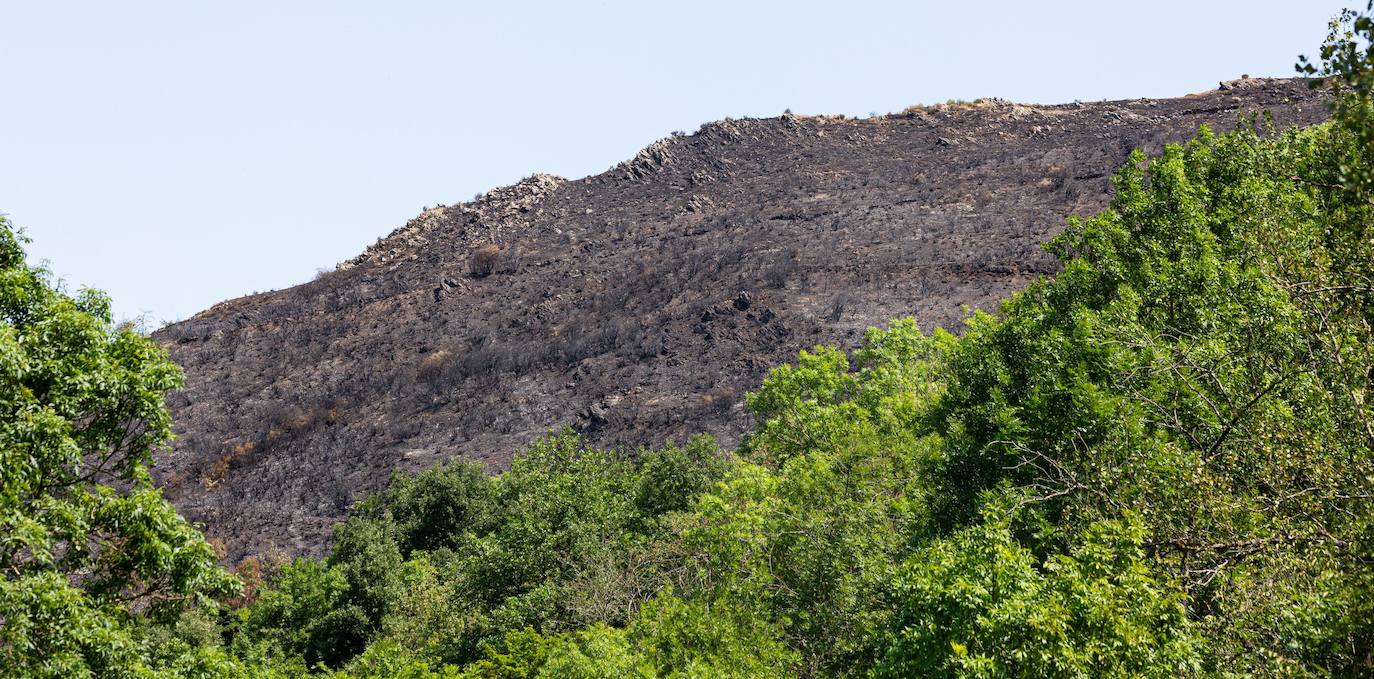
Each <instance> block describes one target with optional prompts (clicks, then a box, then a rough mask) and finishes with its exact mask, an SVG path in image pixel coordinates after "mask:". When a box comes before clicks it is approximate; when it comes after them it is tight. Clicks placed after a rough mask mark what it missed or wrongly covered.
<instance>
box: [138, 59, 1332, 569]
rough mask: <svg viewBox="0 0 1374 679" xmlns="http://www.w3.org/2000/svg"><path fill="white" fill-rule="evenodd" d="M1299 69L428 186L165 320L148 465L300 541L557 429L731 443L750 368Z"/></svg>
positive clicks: (1019, 281)
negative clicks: (227, 294) (403, 205)
mask: <svg viewBox="0 0 1374 679" xmlns="http://www.w3.org/2000/svg"><path fill="white" fill-rule="evenodd" d="M1321 96H1322V95H1320V94H1318V93H1314V92H1312V91H1310V90H1309V89H1308V88H1307V86H1306V85H1305V84H1304V83H1303V82H1300V81H1293V80H1247V81H1239V82H1232V83H1227V84H1225V85H1223V87H1222V88H1221V89H1218V90H1215V91H1211V92H1206V93H1200V94H1194V95H1189V96H1186V97H1180V98H1176V99H1163V100H1130V101H1118V102H1101V103H1079V104H1067V105H1057V106H1030V105H1018V104H1011V103H1006V102H1000V101H991V102H978V103H971V104H948V105H942V106H935V107H929V108H921V109H913V110H910V111H907V112H904V113H901V114H894V115H889V116H883V117H875V118H869V119H848V118H842V117H801V116H790V115H786V116H783V117H780V118H770V119H748V120H725V121H721V122H716V123H710V124H707V125H704V126H703V127H702V128H701V129H700V130H699V131H698V132H696V133H695V134H692V135H686V136H675V137H671V138H668V139H664V140H662V141H659V142H656V143H654V144H652V145H650V146H649V147H647V148H645V149H644V150H643V151H641V152H640V153H639V154H638V155H637V156H636V157H635V158H633V159H631V160H630V161H628V162H626V163H623V164H621V165H619V166H617V167H615V168H612V169H611V170H609V171H607V172H605V173H603V174H600V175H596V176H593V177H588V178H585V179H580V180H573V181H565V180H562V179H559V178H555V177H550V176H546V175H535V176H533V177H531V178H529V179H526V180H524V181H522V182H520V183H518V184H516V185H514V186H511V187H507V188H502V189H497V190H494V191H491V192H490V193H488V194H486V195H485V196H482V197H480V198H478V199H477V200H475V201H473V202H471V203H464V204H461V205H453V206H440V207H436V208H434V209H430V210H427V211H425V212H424V213H423V214H421V215H420V216H419V217H417V218H416V219H414V220H412V221H411V222H410V223H408V224H407V225H405V226H404V227H402V228H401V229H398V230H396V231H395V232H393V233H392V234H391V235H390V236H388V237H386V238H385V239H382V240H380V241H379V242H378V243H377V244H376V245H374V246H373V247H371V248H369V249H368V250H367V251H366V252H364V253H363V254H361V255H360V256H358V257H356V258H354V259H352V260H350V261H348V262H345V263H343V264H341V265H340V266H339V268H338V270H337V271H334V272H331V273H328V274H326V275H324V276H321V277H320V278H318V279H317V280H314V281H312V282H309V283H306V284H303V285H300V286H296V287H294V288H291V289H288V290H281V291H275V292H270V293H264V294H260V295H254V296H250V297H245V298H241V299H236V300H232V301H229V302H225V303H222V304H219V305H216V306H215V307H212V308H211V309H208V310H206V311H204V312H202V313H200V314H198V315H197V316H195V317H193V318H191V319H188V320H186V321H184V322H181V323H177V324H174V325H171V326H168V327H167V328H164V329H162V330H160V331H158V332H157V333H156V334H155V339H157V340H158V341H159V342H161V343H163V344H164V345H165V346H167V347H168V349H169V351H170V352H171V354H172V357H173V359H174V360H175V361H176V362H177V363H179V364H180V365H181V366H182V367H183V369H184V370H185V373H186V387H185V389H183V390H182V391H180V392H177V393H176V394H174V396H173V397H172V401H171V406H172V409H173V416H174V418H175V420H174V421H175V422H176V429H177V431H178V433H179V435H180V438H179V440H178V441H177V443H176V449H175V451H174V452H173V453H170V454H167V455H164V456H163V457H162V459H160V460H159V462H158V466H157V468H156V470H155V471H156V474H157V477H158V480H159V481H160V482H161V483H162V484H163V485H164V487H165V488H166V490H167V494H168V496H169V497H170V498H171V499H172V500H173V501H174V502H175V503H176V505H177V507H178V508H179V509H180V510H181V511H182V512H183V513H184V514H185V515H186V516H187V517H188V518H190V519H192V520H194V521H200V522H204V524H205V525H206V529H207V533H208V534H209V535H210V536H211V537H213V538H219V539H221V540H223V541H224V543H225V544H226V547H227V548H228V553H227V558H228V559H229V560H236V559H238V558H239V557H241V556H243V555H245V554H249V553H255V552H261V551H264V550H266V549H268V548H271V547H274V546H275V547H280V548H282V549H285V550H286V551H288V552H291V553H319V552H320V551H321V550H322V548H323V546H324V542H325V539H326V537H327V535H328V531H329V528H330V526H331V525H332V524H333V522H335V521H336V520H338V519H339V518H340V517H342V516H343V515H344V513H345V510H346V509H347V507H348V506H349V504H350V502H351V501H352V500H353V499H355V498H357V497H359V496H360V495H361V494H362V493H365V492H369V491H373V490H376V489H378V488H379V487H381V486H382V484H383V483H384V482H385V481H386V479H387V478H388V476H389V475H390V473H391V472H392V470H393V469H397V468H400V469H410V470H413V469H419V468H424V467H429V466H432V465H433V464H434V463H436V462H438V461H441V460H445V459H448V458H450V457H455V456H456V457H463V458H468V459H474V460H479V461H481V462H483V463H484V464H485V465H486V466H487V467H488V468H489V469H492V470H495V469H500V468H503V467H504V466H506V465H507V464H508V462H509V460H510V456H511V455H512V454H513V453H514V452H515V451H517V450H519V449H520V448H522V447H524V446H525V445H527V444H528V443H529V442H531V441H532V440H534V439H535V438H537V437H539V436H541V435H543V434H545V433H546V432H548V431H549V430H552V429H559V428H562V427H565V426H569V427H572V428H574V429H576V430H578V431H580V432H582V433H583V434H584V436H585V437H586V438H587V439H588V440H589V441H591V442H593V443H595V444H597V445H602V446H632V445H638V444H650V443H657V442H659V441H662V440H664V439H670V438H678V439H681V438H682V437H684V436H685V435H686V434H688V433H690V432H693V431H707V432H710V433H712V434H715V435H716V436H718V437H719V438H721V439H722V440H723V441H724V442H726V443H732V442H734V441H736V440H737V439H738V437H739V435H740V434H741V433H742V432H743V431H745V429H746V427H747V426H748V425H749V423H750V419H749V416H748V415H747V414H746V413H745V412H744V410H743V408H742V407H741V401H742V398H743V394H744V392H745V391H747V390H749V389H752V388H754V387H756V386H757V384H758V383H759V381H760V379H761V378H762V377H763V374H764V372H765V371H766V370H767V368H768V367H770V366H772V365H776V364H779V363H782V362H784V361H787V360H789V359H790V358H792V357H793V356H794V355H795V353H796V351H797V349H799V348H803V347H809V346H812V345H815V344H818V343H835V344H837V345H840V346H852V345H853V344H854V343H855V342H856V341H857V338H858V336H859V334H860V333H861V332H862V331H863V329H864V328H866V327H868V326H870V325H877V324H883V323H885V322H886V321H887V320H888V319H891V318H894V317H899V316H906V315H912V316H915V317H916V318H917V320H918V321H919V323H920V324H921V326H922V327H931V326H935V325H944V326H949V327H953V326H954V325H956V324H957V322H958V320H959V319H960V318H961V317H962V316H963V314H964V312H963V308H964V307H975V308H991V306H992V304H994V303H995V302H996V301H997V300H999V299H1001V298H1003V297H1005V296H1006V295H1007V294H1009V293H1010V292H1012V291H1015V290H1018V289H1020V288H1022V287H1024V286H1025V285H1026V284H1027V283H1028V282H1029V281H1031V280H1033V279H1034V278H1036V277H1037V276H1040V275H1042V274H1048V273H1052V272H1053V271H1054V267H1055V264H1054V261H1055V260H1054V259H1053V258H1052V257H1050V256H1049V255H1047V254H1045V253H1044V252H1042V251H1041V250H1040V244H1041V243H1043V242H1044V241H1045V240H1046V239H1047V238H1049V237H1050V236H1052V235H1054V234H1056V233H1058V232H1059V231H1060V229H1061V228H1062V226H1063V224H1064V217H1065V216H1066V215H1070V214H1089V213H1093V212H1096V211H1098V210H1100V209H1102V208H1103V207H1104V206H1105V204H1106V202H1107V199H1108V196H1109V185H1108V179H1107V177H1108V176H1109V175H1110V173H1111V172H1112V171H1113V170H1114V169H1115V168H1116V167H1118V166H1119V165H1120V164H1121V163H1122V162H1123V161H1125V160H1126V158H1127V156H1128V154H1129V152H1130V150H1131V149H1133V148H1136V147H1145V148H1147V149H1149V150H1158V149H1159V148H1161V147H1162V146H1163V144H1165V143H1168V142H1172V141H1178V140H1183V139H1186V138H1188V137H1190V136H1191V135H1192V134H1193V133H1194V132H1196V130H1197V128H1198V126H1199V125H1202V124H1208V125H1212V126H1214V127H1216V128H1218V129H1227V128H1230V127H1233V126H1234V123H1235V120H1236V116H1237V115H1238V114H1239V113H1240V112H1242V111H1261V112H1270V113H1272V115H1273V117H1274V119H1275V121H1276V122H1277V123H1279V124H1293V123H1297V124H1307V123H1311V122H1315V121H1318V120H1320V119H1323V118H1325V116H1326V111H1325V108H1324V107H1323V106H1322V105H1321V103H1320V101H1319V97H1321Z"/></svg>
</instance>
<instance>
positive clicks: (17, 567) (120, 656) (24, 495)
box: [0, 217, 236, 679]
mask: <svg viewBox="0 0 1374 679" xmlns="http://www.w3.org/2000/svg"><path fill="white" fill-rule="evenodd" d="M22 243H23V240H22V237H21V236H20V235H18V234H17V233H16V232H15V231H14V229H13V228H12V227H11V226H10V224H9V221H8V220H6V219H5V218H3V217H0V572H3V578H2V579H0V675H3V676H25V677H30V676H31V677H54V678H63V679H66V678H69V677H83V676H98V677H125V676H142V675H146V674H149V673H152V672H153V671H154V670H155V669H158V668H159V658H158V654H159V652H160V651H159V649H160V648H161V647H163V646H165V644H160V643H157V641H156V640H155V639H152V638H151V637H150V636H149V635H148V634H146V632H147V631H148V630H146V629H145V625H147V624H149V623H150V622H151V621H155V620H159V619H167V618H169V617H172V616H175V615H176V614H177V613H178V612H179V611H180V610H182V609H184V608H185V607H186V606H188V605H195V604H197V603H202V602H204V601H207V600H208V599H207V597H212V596H215V595H222V594H226V593H229V592H231V591H233V589H234V588H235V586H236V583H235V581H234V579H233V578H232V577H231V576H230V575H229V574H227V573H225V572H223V571H221V570H220V569H219V568H218V566H217V565H216V563H215V554H214V552H213V551H212V550H211V549H210V546H209V545H208V544H206V542H205V540H204V538H203V537H202V536H201V535H200V533H199V532H198V531H196V530H195V529H194V528H193V527H191V526H190V525H188V524H187V523H186V522H185V521H184V520H182V518H181V517H180V516H178V515H177V513H176V511H175V510H174V509H173V508H172V506H171V505H169V504H168V503H167V501H166V500H164V499H163V498H162V495H161V493H160V492H159V491H158V490H157V489H156V488H155V487H153V485H152V483H151V481H150V480H149V478H148V469H147V468H148V464H149V461H150V457H151V454H152V452H153V450H154V449H156V448H158V447H159V446H162V445H163V444H165V443H166V441H167V440H168V439H169V438H170V436H171V432H170V430H169V420H168V416H167V410H166V408H165V406H164V404H163V397H164V394H165V392H166V391H167V390H169V389H172V388H174V387H176V386H177V385H178V384H179V382H180V379H181V373H180V372H179V371H178V370H177V368H176V366H175V365H173V364H172V362H171V361H169V360H168V359H167V356H166V352H164V351H162V349H161V348H159V347H157V346H156V345H154V344H153V343H151V342H149V341H148V340H147V339H145V338H144V337H142V336H141V335H139V334H138V333H136V332H134V331H133V330H132V329H130V328H128V327H116V326H114V325H113V324H112V323H111V321H110V311H109V300H108V299H106V298H105V297H103V296H101V295H100V294H98V293H95V292H89V291H87V292H83V293H81V294H79V295H77V296H75V297H73V296H69V295H67V294H64V293H63V292H62V291H61V290H59V289H57V288H56V287H55V286H54V285H53V284H52V283H51V282H50V279H49V277H48V276H47V275H46V273H45V272H44V271H42V270H41V269H36V268H33V267H30V266H28V265H27V264H26V262H25V259H24V252H23V249H22ZM185 650H186V652H185V653H178V654H177V656H178V659H177V661H176V662H179V663H183V664H186V663H190V664H194V663H197V662H199V661H200V660H205V661H206V662H209V661H212V660H213V657H212V656H213V655H214V653H213V650H212V649H205V648H198V649H195V650H191V649H189V647H188V648H187V649H185ZM205 654H208V655H206V657H205V658H201V659H198V658H197V656H200V655H205ZM161 669H163V670H165V671H171V668H169V667H162V668H161Z"/></svg>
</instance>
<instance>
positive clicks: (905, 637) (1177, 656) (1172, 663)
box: [875, 515, 1201, 679]
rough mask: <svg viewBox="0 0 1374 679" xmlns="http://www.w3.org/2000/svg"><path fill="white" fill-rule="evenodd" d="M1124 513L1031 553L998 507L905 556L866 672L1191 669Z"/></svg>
mask: <svg viewBox="0 0 1374 679" xmlns="http://www.w3.org/2000/svg"><path fill="white" fill-rule="evenodd" d="M1144 535H1145V533H1144V531H1143V530H1142V528H1141V527H1140V526H1139V525H1138V524H1136V523H1133V522H1130V521H1127V522H1106V523H1099V524H1094V525H1093V526H1092V527H1091V529H1089V530H1088V531H1086V533H1085V535H1084V537H1083V540H1082V542H1081V543H1080V544H1078V545H1076V546H1075V547H1074V549H1073V551H1072V552H1071V553H1069V554H1056V555H1054V556H1051V557H1049V558H1048V559H1045V560H1044V561H1043V562H1041V560H1040V559H1038V558H1037V557H1036V556H1035V555H1034V554H1033V553H1032V552H1031V551H1030V550H1028V549H1026V548H1025V547H1023V546H1021V545H1020V544H1019V543H1018V542H1017V540H1016V539H1014V538H1013V536H1012V534H1011V530H1010V524H1009V523H1008V522H1007V521H1006V517H998V516H996V515H993V516H990V517H989V519H988V520H987V521H985V522H984V523H981V524H978V525H976V526H974V527H972V528H968V529H965V530H963V531H960V532H959V533H956V534H955V535H953V536H951V537H950V538H948V539H943V540H940V541H938V542H936V543H934V544H933V545H931V546H929V547H927V548H925V549H922V550H921V551H919V552H917V553H916V554H914V555H912V556H911V558H910V559H908V560H907V562H906V564H905V565H904V566H903V568H902V570H901V571H900V573H899V574H898V576H897V577H896V579H895V580H894V593H893V595H894V598H895V600H896V605H897V607H898V612H897V618H896V623H895V625H894V628H893V636H892V639H891V641H890V643H889V645H888V647H887V651H886V655H885V656H884V657H883V660H882V663H881V665H880V666H879V667H878V669H877V671H876V672H875V675H876V676H878V677H907V676H916V675H933V674H939V675H943V676H959V677H980V678H988V679H991V678H993V677H1044V678H1052V677H1160V678H1161V679H1163V678H1165V677H1178V676H1189V675H1193V674H1196V673H1197V672H1198V671H1199V670H1200V668H1201V662H1200V661H1201V654H1200V652H1199V646H1200V643H1199V640H1198V639H1197V637H1196V636H1195V633H1194V631H1193V629H1192V625H1191V624H1190V623H1189V621H1188V617H1187V613H1186V611H1185V609H1184V607H1183V605H1182V598H1183V597H1182V592H1181V591H1180V590H1179V589H1178V588H1177V587H1175V586H1173V585H1172V584H1171V583H1169V582H1168V581H1167V580H1161V579H1160V578H1159V577H1158V576H1157V575H1156V574H1155V573H1154V572H1153V571H1152V569H1151V568H1150V564H1149V562H1148V561H1147V560H1146V558H1145V553H1144V550H1143V549H1141V543H1142V541H1143V539H1144Z"/></svg>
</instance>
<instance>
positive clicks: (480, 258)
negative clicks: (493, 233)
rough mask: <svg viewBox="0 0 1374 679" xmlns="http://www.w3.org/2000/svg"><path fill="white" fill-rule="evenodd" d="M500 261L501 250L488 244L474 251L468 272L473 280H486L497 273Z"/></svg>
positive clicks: (469, 261)
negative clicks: (493, 273)
mask: <svg viewBox="0 0 1374 679" xmlns="http://www.w3.org/2000/svg"><path fill="white" fill-rule="evenodd" d="M500 259H501V248H500V247H498V246H496V245H495V244H492V243H487V244H486V245H483V246H481V247H479V248H477V249H476V250H473V251H472V257H471V259H469V260H468V271H469V273H471V274H472V277H473V278H486V277H487V276H490V275H491V274H492V272H494V271H496V265H497V263H498V262H499V261H500Z"/></svg>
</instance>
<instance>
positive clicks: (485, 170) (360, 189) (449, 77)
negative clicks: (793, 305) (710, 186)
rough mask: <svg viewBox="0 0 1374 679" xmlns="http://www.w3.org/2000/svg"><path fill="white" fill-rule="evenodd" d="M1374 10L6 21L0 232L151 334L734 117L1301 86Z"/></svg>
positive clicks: (968, 4)
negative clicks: (376, 244)
mask: <svg viewBox="0 0 1374 679" xmlns="http://www.w3.org/2000/svg"><path fill="white" fill-rule="evenodd" d="M1357 1H1358V4H1360V5H1363V3H1364V0H1349V2H1337V1H1328V0H1294V1H1291V2H1273V1H1266V0H1248V1H1228V2H1209V1H1206V0H1192V1H1191V2H1175V1H1173V0H1154V1H1151V2H1115V1H1112V0H1095V1H1092V2H1054V1H1052V0H1042V1H1039V2H1024V1H1021V2H978V1H975V0H965V1H948V0H945V1H941V2H925V1H910V2H880V1H876V0H869V1H867V2H854V3H850V2H839V1H835V0H831V1H829V2H823V3H811V2H801V1H796V0H793V1H791V2H758V3H751V2H745V1H743V0H736V1H734V2H705V1H696V2H688V3H679V2H656V1H654V0H640V1H638V2H574V1H571V0H566V1H563V2H515V1H505V2H481V3H478V2H457V1H452V2H399V1H397V2H375V1H374V2H290V1H283V0H278V1H274V2H255V1H245V0H236V1H234V2H215V3H211V2H193V1H190V0H177V1H174V2H138V1H137V0H129V1H128V2H106V1H101V2H60V1H55V0H54V1H49V0H42V1H39V0H0V212H4V213H7V214H8V215H9V216H10V218H11V219H12V220H13V221H14V222H15V223H17V224H19V225H22V226H24V227H26V228H27V231H28V234H29V236H30V237H31V238H32V239H33V241H34V243H33V244H32V245H31V246H30V254H31V258H32V259H34V260H47V261H48V262H49V266H50V267H51V268H52V269H53V271H54V272H55V273H57V274H58V275H59V276H61V277H62V278H63V279H65V280H66V281H67V283H68V285H69V286H70V287H72V288H77V287H81V286H92V287H98V288H102V289H104V290H106V291H108V292H109V293H110V294H111V295H113V296H114V298H115V310H116V315H118V316H120V317H125V318H129V317H136V316H142V317H144V319H145V321H146V322H147V324H148V325H149V326H150V327H156V326H158V325H161V323H162V322H164V321H171V320H177V319H181V318H186V317H189V316H190V315H192V314H194V313H195V312H197V311H199V310H200V309H203V308H205V307H208V306H210V305H211V304H214V303H215V302H218V301H221V300H224V299H228V298H231V297H236V296H239V295H243V294H247V293H250V292H254V291H257V290H268V289H273V288H283V287H287V286H289V285H293V284H296V283H300V282H302V281H305V280H308V279H309V278H311V277H312V276H313V275H314V273H315V271H316V270H317V269H319V268H332V267H333V265H334V264H335V263H336V262H338V261H340V260H343V259H346V258H348V257H350V256H352V255H354V254H357V253H358V252H360V251H361V250H362V249H363V248H364V247H365V246H367V245H368V244H369V243H371V242H372V241H374V240H375V239H376V238H378V237H379V236H382V235H385V234H387V233H389V232H390V231H391V230H392V229H394V228H396V227H398V226H400V225H402V224H403V223H404V222H405V221H406V220H407V219H409V218H410V217H412V216H414V215H415V214H417V213H418V212H419V211H420V210H421V209H422V208H423V207H426V206H431V205H435V204H438V203H456V202H460V201H463V200H467V199H470V198H471V197H472V196H473V194H475V193H479V192H483V191H486V190H487V189H490V188H492V187H495V186H500V185H503V184H509V183H511V182H514V181H517V180H519V179H520V178H521V177H523V176H526V175H529V174H531V173H534V172H548V173H552V174H558V175H562V176H564V177H568V178H576V177H581V176H585V175H588V174H595V173H598V172H601V171H604V170H605V169H607V168H608V167H610V166H612V165H614V164H615V163H617V162H619V161H621V160H624V159H626V158H628V157H630V156H632V155H633V154H634V153H635V151H636V150H638V149H639V148H641V147H643V146H645V145H647V144H648V143H650V142H652V141H654V140H655V139H658V138H660V137H664V136H667V135H668V134H669V133H670V132H672V131H673V130H684V131H689V132H690V131H693V130H695V129H696V128H697V127H698V126H699V125H700V124H701V123H703V122H707V121H710V120H715V119H719V118H723V117H725V116H734V117H743V116H774V115H778V114H779V113H781V112H782V111H783V109H786V108H791V109H792V110H793V111H794V112H797V113H845V114H849V115H867V114H868V113H870V112H879V113H882V112H890V111H896V110H901V109H902V108H904V107H906V106H908V105H911V104H919V103H934V102H940V101H944V100H946V99H951V98H963V99H972V98H976V97H980V96H997V97H1003V98H1007V99H1013V100H1018V101H1024V102H1038V103H1059V102H1069V101H1074V100H1083V101H1091V100H1098V99H1120V98H1134V97H1166V96H1177V95H1182V94H1186V93H1189V92H1196V91H1200V90H1204V89H1209V88H1213V87H1216V85H1217V82H1218V81H1220V80H1224V79H1231V78H1236V77H1239V76H1240V75H1241V74H1242V73H1248V74H1250V75H1252V76H1289V75H1291V74H1292V73H1293V62H1294V61H1295V58H1296V55H1298V54H1299V53H1307V54H1311V53H1313V52H1315V51H1316V49H1317V47H1318V46H1319V45H1320V43H1321V40H1322V38H1323V36H1324V35H1325V29H1326V22H1327V20H1328V19H1330V18H1331V17H1332V16H1333V15H1334V14H1336V13H1337V12H1338V11H1339V10H1340V8H1341V7H1342V6H1343V5H1348V4H1351V3H1355V2H1357Z"/></svg>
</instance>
